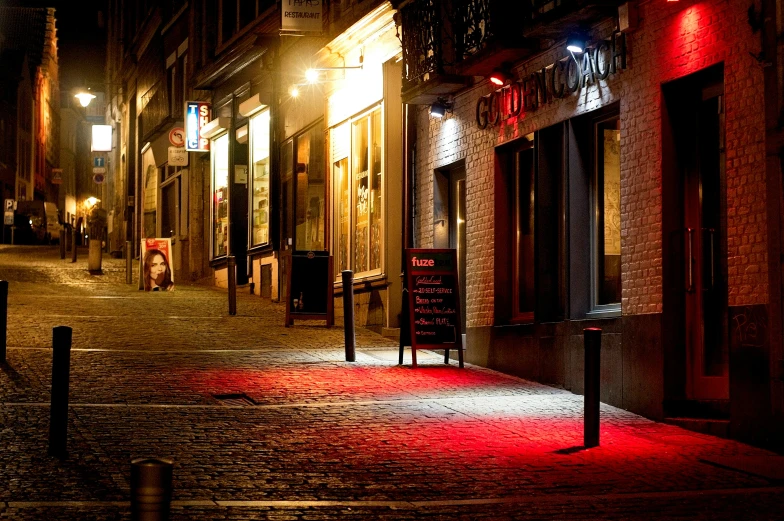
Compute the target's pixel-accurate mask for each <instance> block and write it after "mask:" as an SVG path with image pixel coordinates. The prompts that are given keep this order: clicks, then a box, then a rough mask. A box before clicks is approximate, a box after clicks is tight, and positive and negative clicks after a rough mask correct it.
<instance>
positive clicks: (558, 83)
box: [476, 32, 626, 128]
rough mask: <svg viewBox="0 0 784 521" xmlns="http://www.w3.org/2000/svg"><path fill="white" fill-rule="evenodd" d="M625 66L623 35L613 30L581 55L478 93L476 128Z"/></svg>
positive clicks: (589, 82) (517, 112)
mask: <svg viewBox="0 0 784 521" xmlns="http://www.w3.org/2000/svg"><path fill="white" fill-rule="evenodd" d="M625 68H626V35H625V34H623V33H620V32H615V33H614V34H613V35H612V36H611V37H610V39H609V40H601V41H600V42H598V43H596V44H595V45H594V46H593V47H588V48H586V49H585V52H583V53H582V55H581V56H580V55H577V56H575V55H571V56H569V57H566V58H562V59H560V60H558V61H556V62H555V63H552V64H551V65H548V66H547V67H544V68H542V70H540V71H534V72H532V73H531V74H529V75H527V76H524V77H523V78H522V79H519V80H517V81H513V82H512V83H510V84H509V85H504V86H503V87H501V88H500V89H498V90H496V91H495V92H493V93H491V94H487V95H486V96H482V97H481V98H479V99H478V100H477V102H476V124H477V126H478V127H479V128H487V126H488V125H490V126H495V125H497V124H498V123H500V122H501V121H505V120H507V119H509V118H514V117H517V116H519V115H520V114H524V113H526V112H533V111H535V110H537V109H538V108H539V107H540V106H541V105H545V104H547V103H550V102H551V101H553V100H554V99H561V98H564V97H566V96H568V95H569V94H572V93H574V92H577V91H578V90H579V89H581V88H583V87H585V86H586V85H589V84H592V83H595V82H597V81H599V80H604V79H607V77H608V76H609V75H610V74H615V73H616V72H617V71H618V70H621V69H625Z"/></svg>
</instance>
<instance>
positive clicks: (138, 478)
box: [131, 458, 174, 521]
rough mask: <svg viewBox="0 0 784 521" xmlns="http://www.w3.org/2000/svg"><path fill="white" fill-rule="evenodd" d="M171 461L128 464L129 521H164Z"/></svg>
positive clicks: (170, 493)
mask: <svg viewBox="0 0 784 521" xmlns="http://www.w3.org/2000/svg"><path fill="white" fill-rule="evenodd" d="M173 466H174V462H173V461H172V460H170V459H163V458H140V459H135V460H133V461H131V519H132V520H133V521H167V520H168V519H169V509H170V507H171V497H172V468H173Z"/></svg>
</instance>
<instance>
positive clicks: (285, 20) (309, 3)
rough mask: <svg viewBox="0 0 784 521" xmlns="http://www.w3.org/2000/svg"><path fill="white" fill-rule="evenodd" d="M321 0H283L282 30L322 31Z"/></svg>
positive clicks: (281, 12)
mask: <svg viewBox="0 0 784 521" xmlns="http://www.w3.org/2000/svg"><path fill="white" fill-rule="evenodd" d="M321 8H322V5H321V0H283V5H282V8H281V10H280V29H281V31H292V32H298V33H300V32H308V33H320V32H321V31H322V18H321V14H322V11H321Z"/></svg>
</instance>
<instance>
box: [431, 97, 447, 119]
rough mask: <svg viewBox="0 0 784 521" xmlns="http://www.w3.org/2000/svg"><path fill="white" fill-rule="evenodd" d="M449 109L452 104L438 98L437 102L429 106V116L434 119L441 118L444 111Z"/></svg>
mask: <svg viewBox="0 0 784 521" xmlns="http://www.w3.org/2000/svg"><path fill="white" fill-rule="evenodd" d="M451 109H452V103H450V102H449V101H448V100H446V99H444V98H438V101H435V102H434V103H433V104H432V105H430V115H431V116H433V117H434V118H443V117H444V114H446V111H447V110H451Z"/></svg>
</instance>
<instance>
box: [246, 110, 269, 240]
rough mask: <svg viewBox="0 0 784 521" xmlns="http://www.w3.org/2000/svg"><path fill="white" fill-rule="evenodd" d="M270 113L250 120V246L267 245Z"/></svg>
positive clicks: (266, 111)
mask: <svg viewBox="0 0 784 521" xmlns="http://www.w3.org/2000/svg"><path fill="white" fill-rule="evenodd" d="M269 124H270V113H269V110H265V111H263V112H261V113H260V114H258V115H257V116H254V117H253V119H251V120H250V139H251V143H252V146H251V150H250V153H251V157H250V162H251V165H253V172H252V176H251V187H250V188H251V209H252V210H253V211H252V222H251V231H250V237H251V245H252V246H261V245H264V244H267V243H269V237H270V234H269V227H270V224H269V220H270V195H269V190H270V170H269V159H270V157H269V137H270V136H269Z"/></svg>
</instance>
